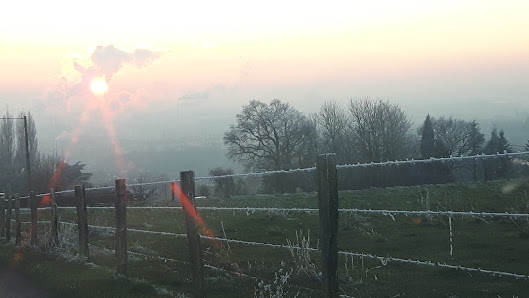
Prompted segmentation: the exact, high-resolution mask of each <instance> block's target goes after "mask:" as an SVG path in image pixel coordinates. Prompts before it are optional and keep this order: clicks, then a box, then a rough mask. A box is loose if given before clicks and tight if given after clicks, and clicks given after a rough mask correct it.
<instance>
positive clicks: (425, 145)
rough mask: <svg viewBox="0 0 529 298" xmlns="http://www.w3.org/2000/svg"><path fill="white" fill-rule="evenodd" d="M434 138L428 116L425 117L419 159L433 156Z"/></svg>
mask: <svg viewBox="0 0 529 298" xmlns="http://www.w3.org/2000/svg"><path fill="white" fill-rule="evenodd" d="M435 151H436V150H435V138H434V130H433V123H432V119H431V118H430V114H428V115H426V119H424V124H423V126H422V133H421V148H420V152H421V158H424V159H426V158H430V157H432V156H434V155H435Z"/></svg>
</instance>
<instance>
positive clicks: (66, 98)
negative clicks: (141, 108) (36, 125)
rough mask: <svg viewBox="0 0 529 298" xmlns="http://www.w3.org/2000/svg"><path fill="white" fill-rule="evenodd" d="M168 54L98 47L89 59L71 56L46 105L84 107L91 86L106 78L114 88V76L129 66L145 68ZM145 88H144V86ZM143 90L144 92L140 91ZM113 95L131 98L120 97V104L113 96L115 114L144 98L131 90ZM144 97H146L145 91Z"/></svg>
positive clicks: (68, 107) (46, 98) (144, 49)
mask: <svg viewBox="0 0 529 298" xmlns="http://www.w3.org/2000/svg"><path fill="white" fill-rule="evenodd" d="M163 54H164V51H156V50H151V49H148V48H137V49H133V50H131V51H126V50H122V49H119V48H117V47H115V46H114V45H106V46H97V47H96V48H95V49H94V50H93V51H92V52H91V53H90V54H89V55H88V57H82V56H80V55H69V56H67V57H66V58H67V61H63V68H64V69H65V71H63V74H62V75H61V77H60V78H59V80H58V82H57V83H56V85H55V86H53V87H52V88H50V89H49V90H47V92H46V94H45V96H44V97H45V101H46V103H47V104H50V105H58V106H59V108H64V107H65V106H66V107H67V109H68V110H70V108H71V107H72V105H75V104H82V103H83V102H84V101H86V98H87V97H88V96H91V92H90V84H91V82H92V80H93V79H94V78H104V79H105V81H106V82H107V83H108V84H110V82H111V80H112V78H113V77H114V75H116V74H117V73H118V72H120V71H121V70H122V69H123V68H124V67H125V66H127V65H130V66H132V67H136V68H143V67H146V66H148V65H150V64H151V63H152V62H153V61H155V60H156V59H158V58H159V57H160V56H161V55H163ZM140 87H141V86H140ZM140 90H141V89H140ZM113 93H118V94H119V93H124V94H126V93H127V94H129V95H128V98H134V100H130V99H126V98H123V96H125V95H123V94H121V95H120V96H121V97H120V98H121V99H120V100H116V95H115V94H109V97H111V99H110V101H111V102H112V103H113V104H114V105H115V106H114V107H113V109H114V110H117V111H121V110H123V108H122V107H123V106H124V105H127V102H129V103H134V104H138V101H139V99H138V98H140V97H143V95H142V94H136V95H135V94H134V92H130V91H127V90H118V91H114V92H113ZM142 93H145V92H144V91H142Z"/></svg>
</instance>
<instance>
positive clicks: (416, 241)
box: [2, 179, 529, 297]
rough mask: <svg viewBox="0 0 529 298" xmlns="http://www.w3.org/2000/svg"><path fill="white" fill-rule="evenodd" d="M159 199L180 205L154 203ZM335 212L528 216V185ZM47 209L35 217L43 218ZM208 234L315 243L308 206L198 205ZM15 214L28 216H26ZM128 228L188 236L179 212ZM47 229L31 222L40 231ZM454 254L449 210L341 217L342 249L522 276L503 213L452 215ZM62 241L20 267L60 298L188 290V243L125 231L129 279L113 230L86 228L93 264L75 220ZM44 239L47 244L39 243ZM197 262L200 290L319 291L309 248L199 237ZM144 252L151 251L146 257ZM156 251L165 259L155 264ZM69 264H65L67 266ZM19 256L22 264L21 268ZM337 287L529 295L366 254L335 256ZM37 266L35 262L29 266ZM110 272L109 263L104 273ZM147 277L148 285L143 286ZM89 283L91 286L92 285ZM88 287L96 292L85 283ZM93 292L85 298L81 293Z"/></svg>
mask: <svg viewBox="0 0 529 298" xmlns="http://www.w3.org/2000/svg"><path fill="white" fill-rule="evenodd" d="M158 205H159V206H177V205H178V204H177V202H160V203H158ZM197 205H198V206H210V207H281V208H316V207H317V197H316V194H315V193H309V194H307V193H299V194H288V195H274V196H272V195H270V196H268V195H266V196H265V195H254V196H244V197H242V196H241V197H233V198H230V199H215V198H208V199H201V200H197ZM340 208H359V209H391V210H427V209H430V210H452V211H474V212H486V211H493V212H509V213H527V211H528V210H529V182H528V181H527V180H523V179H522V180H509V181H495V182H489V183H469V184H448V185H430V186H423V187H405V188H404V187H402V188H388V189H371V190H360V191H344V192H341V193H340ZM48 213H49V212H47V211H45V212H43V213H42V214H40V215H39V220H48V219H49V214H48ZM201 215H202V217H203V219H204V221H205V223H206V225H207V229H208V230H209V231H210V232H211V233H212V234H214V235H215V236H217V237H224V236H226V237H227V238H230V239H238V240H244V241H255V242H263V243H273V244H281V245H290V246H292V247H293V246H300V247H305V248H306V247H309V246H310V247H311V248H315V247H317V242H318V240H317V238H318V237H319V235H318V233H319V229H318V214H317V213H307V212H296V211H289V212H260V211H259V212H257V211H255V212H253V211H251V210H250V211H241V212H233V211H212V210H204V211H202V212H201ZM23 216H24V217H25V218H24V219H23V220H28V218H27V215H23ZM61 221H66V222H75V213H74V211H73V210H64V211H62V213H61ZM127 221H128V227H129V228H131V229H141V230H152V231H163V232H171V233H178V234H179V233H185V224H184V220H183V215H182V211H180V210H175V209H170V210H163V209H152V210H138V209H129V211H128V218H127ZM89 222H90V224H93V225H98V226H114V219H113V210H89ZM46 229H47V226H46V225H45V224H40V225H39V233H40V235H39V237H40V239H44V238H45V236H46V235H45V232H46ZM452 229H453V255H452V256H451V255H450V243H449V241H450V238H449V226H448V218H447V217H437V216H422V217H416V216H394V217H391V216H366V215H359V214H352V213H341V214H340V230H339V240H338V245H339V249H340V250H341V251H350V252H363V253H369V254H375V255H378V256H391V257H396V258H403V259H413V260H424V261H432V262H441V263H448V264H453V265H461V266H467V267H474V268H481V269H489V270H497V271H505V272H511V273H518V274H526V275H527V274H529V272H528V271H527V268H528V265H529V259H527V255H528V253H529V243H528V242H529V223H528V222H527V220H515V219H508V218H492V219H491V218H460V217H459V218H458V217H453V218H452ZM61 240H62V242H61V243H62V244H61V247H60V249H57V248H56V249H52V248H48V249H47V250H48V251H51V252H60V255H61V257H60V259H59V260H57V257H53V256H52V255H51V256H50V255H49V254H48V255H47V256H42V255H41V254H38V255H37V254H36V253H34V252H32V251H30V250H27V249H26V250H23V253H22V255H23V257H22V258H21V260H22V261H21V262H19V263H18V264H19V266H17V267H16V268H18V269H19V270H21V271H23V272H26V273H27V274H29V275H30V276H32V277H34V278H36V279H38V280H41V281H42V283H43V284H45V285H46V284H50V283H51V284H53V287H54V288H55V289H58V291H59V293H61V294H63V295H64V296H74V295H75V296H79V295H80V296H83V295H86V296H93V294H96V293H95V292H94V291H95V288H97V289H98V290H97V291H99V293H102V294H104V295H106V296H108V295H110V296H113V297H118V296H121V297H125V296H131V295H132V293H134V294H135V295H137V296H152V295H170V296H178V295H180V296H186V295H190V292H191V288H190V272H189V268H188V265H187V264H185V263H186V262H187V259H188V258H187V255H188V250H187V239H186V238H175V237H171V236H167V235H156V234H145V233H135V232H129V236H128V248H129V250H130V251H133V252H136V253H139V254H141V255H130V256H129V267H128V272H129V278H130V279H129V280H128V281H126V280H125V279H119V278H118V279H117V278H115V277H114V274H113V273H112V272H113V271H112V270H113V269H112V268H115V260H114V254H113V249H114V245H115V244H114V243H115V242H114V236H113V233H112V232H111V231H104V230H95V229H92V230H91V232H90V243H91V244H92V246H91V248H90V253H91V256H90V260H89V261H90V262H91V263H93V265H86V264H85V265H81V264H79V263H78V261H76V260H78V258H76V257H75V255H76V253H77V250H76V249H77V248H76V243H75V241H76V240H77V235H76V228H75V227H74V226H67V225H62V231H61ZM41 242H44V241H41ZM203 244H204V247H203V248H204V261H205V264H208V265H212V266H214V267H217V268H220V269H222V270H224V271H220V270H212V269H211V268H209V267H207V268H205V269H204V273H205V276H206V278H205V283H206V288H207V293H208V297H225V296H228V295H229V296H239V297H248V296H252V295H253V296H256V297H294V296H295V295H298V297H319V296H321V292H319V287H320V282H319V278H320V275H319V267H320V264H319V259H320V257H319V255H318V253H314V252H310V251H309V250H306V249H301V250H292V251H291V250H289V249H281V248H270V247H262V246H248V245H244V244H235V243H231V244H229V245H228V244H226V243H223V242H211V241H209V240H206V241H204V242H203ZM15 252H16V251H15V250H14V249H13V248H12V245H11V244H9V245H3V247H2V257H3V259H4V261H8V260H9V259H10V257H11V258H13V256H14V255H15ZM145 256H151V257H145ZM159 257H162V258H165V259H161V258H159ZM72 260H74V261H72ZM24 262H27V263H24ZM339 262H340V267H339V268H340V269H339V270H340V271H339V276H340V293H341V294H343V295H348V296H354V297H373V296H377V297H392V296H398V295H400V296H432V297H448V296H450V297H498V296H500V297H512V296H520V295H521V294H523V293H529V281H527V280H517V279H514V278H509V277H493V276H489V275H486V274H481V273H468V272H465V271H457V270H452V269H442V268H435V267H424V266H417V265H410V264H398V263H391V262H388V263H387V264H386V263H381V262H380V261H378V260H372V259H368V258H359V257H355V258H345V257H344V256H343V255H340V259H339ZM35 264H37V265H35ZM104 268H111V270H108V269H104ZM144 281H147V282H148V283H146V282H144ZM92 283H93V284H92ZM94 284H97V285H98V286H97V287H94V286H93V285H94ZM87 293H90V294H92V295H89V294H87Z"/></svg>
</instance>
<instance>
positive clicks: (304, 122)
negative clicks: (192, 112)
mask: <svg viewBox="0 0 529 298" xmlns="http://www.w3.org/2000/svg"><path fill="white" fill-rule="evenodd" d="M236 118H237V123H236V124H235V125H231V126H230V128H229V130H228V131H227V132H226V133H225V134H224V143H225V144H226V145H227V146H228V156H229V157H230V158H232V159H234V160H239V161H242V162H244V163H245V164H246V166H247V167H248V168H250V169H254V170H280V169H289V168H292V167H297V166H299V163H300V160H303V158H304V156H303V155H305V154H306V152H307V150H306V146H307V143H308V142H309V141H310V140H311V138H312V134H313V133H314V131H315V130H314V127H313V125H311V123H310V121H309V119H308V118H307V117H306V116H305V115H303V114H302V113H301V112H299V111H298V110H296V109H294V108H293V107H292V106H290V105H289V104H288V103H283V102H281V101H280V100H278V99H274V100H272V101H271V102H270V104H268V105H267V104H266V103H263V102H261V101H257V100H253V101H251V102H250V103H249V104H248V105H246V106H243V110H242V112H241V113H240V114H238V115H237V116H236Z"/></svg>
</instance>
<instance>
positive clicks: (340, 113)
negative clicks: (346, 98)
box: [317, 101, 357, 163]
mask: <svg viewBox="0 0 529 298" xmlns="http://www.w3.org/2000/svg"><path fill="white" fill-rule="evenodd" d="M348 121H349V119H348V117H347V114H346V109H344V108H343V107H342V106H340V105H338V104H337V103H336V102H334V101H327V102H325V103H324V104H323V105H322V106H321V108H320V111H319V113H318V114H317V123H318V131H319V133H320V136H321V138H322V143H323V150H324V151H325V152H331V153H336V155H337V158H338V160H339V161H340V162H342V163H347V162H353V161H355V160H356V158H357V156H356V154H355V149H354V142H353V134H352V133H351V131H350V125H348Z"/></svg>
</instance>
